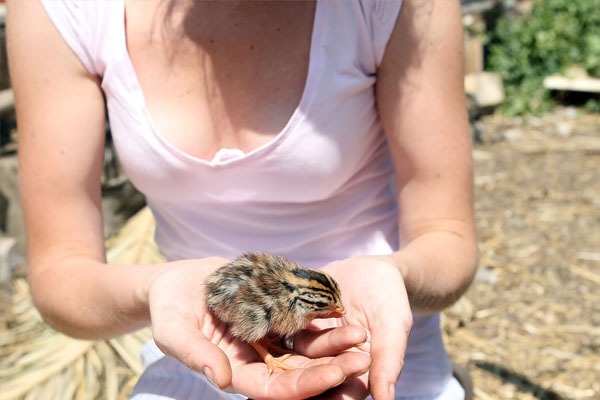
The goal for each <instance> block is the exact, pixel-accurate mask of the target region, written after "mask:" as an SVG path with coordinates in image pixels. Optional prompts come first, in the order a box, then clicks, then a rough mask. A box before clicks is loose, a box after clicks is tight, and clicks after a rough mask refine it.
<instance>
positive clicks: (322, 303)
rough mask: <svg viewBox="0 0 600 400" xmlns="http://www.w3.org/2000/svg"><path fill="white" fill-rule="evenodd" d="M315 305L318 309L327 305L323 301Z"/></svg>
mask: <svg viewBox="0 0 600 400" xmlns="http://www.w3.org/2000/svg"><path fill="white" fill-rule="evenodd" d="M316 305H317V307H319V308H325V307H327V303H325V302H324V301H317V304H316Z"/></svg>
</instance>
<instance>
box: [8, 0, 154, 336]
mask: <svg viewBox="0 0 600 400" xmlns="http://www.w3.org/2000/svg"><path fill="white" fill-rule="evenodd" d="M7 16H8V20H7V30H8V31H7V33H8V52H9V61H10V72H11V79H12V85H13V88H14V91H15V97H16V105H17V121H18V131H19V174H20V186H21V199H22V205H23V211H24V217H25V224H26V230H27V235H28V261H29V271H28V274H29V280H30V284H31V288H32V295H33V298H34V301H35V304H36V305H37V306H38V308H39V309H40V311H41V313H42V315H43V317H44V319H45V320H46V321H47V322H48V323H49V324H50V325H52V326H53V327H55V328H57V329H59V330H60V331H63V332H65V333H67V334H70V335H73V336H77V337H83V338H101V337H107V336H112V335H115V334H118V333H122V332H126V331H130V330H132V329H135V328H137V327H139V326H141V325H144V324H147V323H148V321H149V316H148V310H147V307H145V306H144V305H143V304H141V303H140V302H139V301H138V300H139V299H137V298H136V296H135V291H134V290H133V288H134V287H136V286H139V285H140V282H142V281H143V280H142V279H143V278H142V275H141V273H140V268H138V267H131V268H130V267H127V268H123V267H119V266H111V265H106V264H105V260H104V235H103V232H102V226H103V224H102V212H101V206H100V199H101V193H100V175H101V168H102V158H103V154H104V124H105V114H104V101H103V95H102V92H101V90H100V87H99V81H98V78H97V77H96V76H93V75H91V74H90V73H88V72H87V71H86V70H85V68H84V67H83V66H82V64H81V63H80V61H79V60H78V58H77V57H76V56H75V55H74V54H73V53H72V52H71V50H70V49H69V48H68V47H67V45H66V44H65V42H64V41H63V40H62V38H61V37H60V35H59V33H58V32H57V31H56V29H55V28H54V26H53V25H52V24H51V22H50V20H49V18H48V16H47V15H46V13H45V10H44V9H43V8H42V6H41V4H40V3H39V2H37V1H20V0H15V1H9V2H8V13H7ZM147 275H148V270H145V272H144V276H147ZM136 282H137V283H136Z"/></svg>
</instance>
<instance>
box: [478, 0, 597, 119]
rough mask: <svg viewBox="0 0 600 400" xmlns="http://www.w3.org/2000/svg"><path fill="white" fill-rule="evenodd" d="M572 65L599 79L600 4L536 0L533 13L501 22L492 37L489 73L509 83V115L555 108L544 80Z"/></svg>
mask: <svg viewBox="0 0 600 400" xmlns="http://www.w3.org/2000/svg"><path fill="white" fill-rule="evenodd" d="M573 65H578V66H580V67H583V68H584V69H586V70H587V71H588V73H589V74H590V75H592V76H596V77H600V4H599V3H598V0H537V1H536V2H535V3H534V6H533V9H532V11H531V14H529V15H527V16H525V17H522V18H504V19H501V20H500V21H499V22H498V24H497V26H496V28H495V30H494V31H493V32H492V34H491V41H490V46H489V58H488V69H490V70H492V71H496V72H498V73H500V74H501V76H502V78H503V80H504V84H505V89H506V102H505V104H504V105H503V111H504V112H506V113H507V114H510V115H519V114H530V113H532V114H537V113H540V112H544V111H548V110H549V109H551V108H552V106H553V103H552V101H551V99H550V96H549V93H548V91H547V90H545V89H544V88H543V85H542V82H543V79H544V78H545V77H546V76H548V75H551V74H554V73H560V72H564V70H565V69H566V68H568V67H570V66H573ZM592 108H594V107H593V106H592Z"/></svg>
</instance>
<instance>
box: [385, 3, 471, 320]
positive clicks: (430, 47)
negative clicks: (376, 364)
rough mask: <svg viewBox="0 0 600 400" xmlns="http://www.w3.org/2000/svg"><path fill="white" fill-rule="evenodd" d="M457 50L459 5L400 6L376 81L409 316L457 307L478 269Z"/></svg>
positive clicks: (459, 48) (468, 144)
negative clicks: (411, 312) (393, 178)
mask: <svg viewBox="0 0 600 400" xmlns="http://www.w3.org/2000/svg"><path fill="white" fill-rule="evenodd" d="M462 50H463V36H462V26H461V12H460V2H459V1H458V0H405V1H404V4H403V6H402V10H401V12H400V15H399V18H398V21H397V23H396V26H395V28H394V32H393V34H392V36H391V38H390V42H389V43H388V46H387V48H386V52H385V55H384V59H383V61H382V64H381V67H380V71H379V75H378V82H377V101H378V107H379V111H380V114H381V120H382V124H383V127H384V130H385V132H386V135H387V139H388V142H389V145H390V148H391V153H392V156H393V159H394V164H395V173H396V182H397V187H398V206H399V215H400V217H399V218H400V221H399V224H400V225H399V226H400V251H398V252H396V253H395V254H394V255H393V258H394V261H395V262H396V264H397V265H398V267H399V268H400V270H401V272H402V275H403V277H404V281H405V284H406V288H407V292H408V295H409V299H410V303H411V307H412V308H413V310H415V311H424V312H431V311H438V310H440V309H442V308H444V307H446V306H448V305H449V304H451V303H452V302H454V301H455V300H456V299H458V297H459V296H460V295H461V294H462V293H463V292H464V291H465V290H466V288H467V287H468V285H469V284H470V282H471V281H472V279H473V275H474V272H475V269H476V262H477V250H476V238H475V236H476V235H475V229H474V218H473V209H472V202H473V196H472V163H471V141H470V137H469V129H468V121H467V113H466V105H465V94H464V88H463V79H464V78H463V51H462Z"/></svg>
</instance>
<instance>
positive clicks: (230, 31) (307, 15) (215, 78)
mask: <svg viewBox="0 0 600 400" xmlns="http://www.w3.org/2000/svg"><path fill="white" fill-rule="evenodd" d="M127 4H128V8H127V9H126V15H127V25H126V36H127V48H128V53H129V57H130V59H131V62H132V65H133V68H134V70H135V74H136V76H137V79H138V81H139V85H140V87H141V90H142V92H143V97H144V101H145V105H146V107H147V109H148V112H149V114H150V116H151V118H152V120H153V123H154V125H155V126H156V128H157V130H158V131H159V132H160V134H161V135H162V136H163V137H164V139H165V140H167V141H168V142H169V143H171V144H172V145H173V146H175V147H176V148H178V149H180V150H181V151H183V152H184V153H186V154H189V155H191V156H194V157H198V158H200V159H204V160H210V159H212V158H213V156H214V155H215V153H216V152H217V151H218V150H220V149H221V148H235V149H240V150H242V151H244V152H249V151H251V150H253V149H256V148H258V147H260V146H261V145H264V144H265V143H267V142H269V141H270V140H272V139H273V138H274V137H275V136H276V135H277V134H278V133H279V132H280V131H281V130H282V129H283V128H284V126H285V125H286V124H287V122H288V121H289V119H290V117H291V116H292V114H293V113H294V111H295V109H296V108H297V106H298V104H299V102H300V100H301V98H302V94H303V92H304V89H305V85H306V78H307V74H308V67H309V59H310V57H309V55H310V51H311V39H312V27H313V21H314V14H315V4H314V3H312V2H258V3H255V2H242V3H239V4H238V3H237V2H193V3H192V4H191V5H189V6H185V7H183V6H182V7H177V8H175V7H173V9H164V8H161V7H159V6H157V8H155V10H154V12H150V10H149V9H145V8H141V6H140V5H139V2H138V3H135V2H133V3H127ZM130 4H131V5H130ZM177 4H179V3H177ZM181 4H185V3H181ZM150 15H153V17H150Z"/></svg>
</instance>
